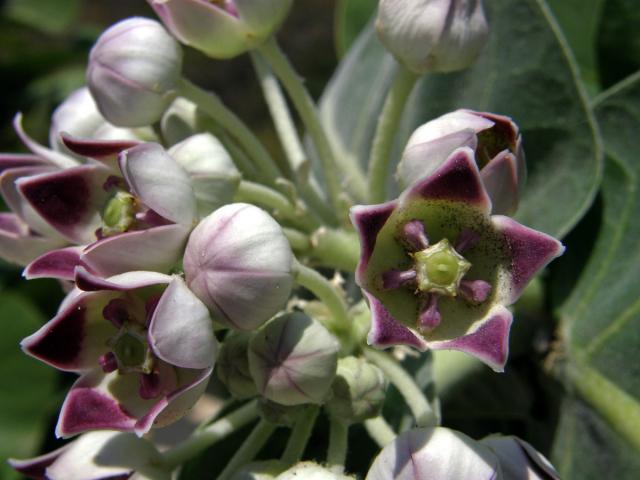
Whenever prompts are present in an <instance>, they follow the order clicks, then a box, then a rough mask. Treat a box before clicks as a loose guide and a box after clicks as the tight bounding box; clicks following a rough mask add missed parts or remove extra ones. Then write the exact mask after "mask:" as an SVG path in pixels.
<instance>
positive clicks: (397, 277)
mask: <svg viewBox="0 0 640 480" xmlns="http://www.w3.org/2000/svg"><path fill="white" fill-rule="evenodd" d="M415 279H416V271H415V270H413V269H411V270H405V271H401V270H388V271H386V272H384V273H383V274H382V288H384V289H386V290H393V289H395V288H400V287H402V286H403V285H407V284H409V283H411V282H413V281H414V280H415Z"/></svg>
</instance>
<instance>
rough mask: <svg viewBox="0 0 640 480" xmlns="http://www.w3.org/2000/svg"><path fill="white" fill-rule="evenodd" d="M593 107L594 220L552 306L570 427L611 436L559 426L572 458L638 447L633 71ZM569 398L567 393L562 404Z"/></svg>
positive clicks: (620, 455) (639, 91) (636, 86)
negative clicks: (598, 169) (594, 233)
mask: <svg viewBox="0 0 640 480" xmlns="http://www.w3.org/2000/svg"><path fill="white" fill-rule="evenodd" d="M595 112H596V116H597V118H598V121H599V124H600V128H601V131H602V136H603V139H604V144H605V151H606V154H607V162H606V165H605V174H604V180H603V184H602V203H603V211H602V227H601V230H600V235H599V237H598V239H597V241H596V245H595V247H594V252H593V254H592V256H591V259H590V261H589V263H588V264H587V266H586V267H585V269H584V271H583V273H582V276H581V278H580V280H579V282H578V285H577V286H576V288H575V290H574V291H573V293H572V295H571V296H570V297H569V299H568V300H567V301H566V303H565V304H564V305H563V306H562V308H561V312H560V313H561V317H562V323H561V325H562V338H563V339H564V341H565V345H564V349H565V354H566V356H567V365H566V369H565V370H566V381H567V383H568V384H569V387H568V388H569V389H570V391H575V393H576V394H577V395H578V396H579V397H580V398H581V400H580V401H581V402H583V403H584V404H585V405H587V406H589V407H590V408H589V409H587V408H586V407H585V408H582V409H581V411H580V412H573V417H575V422H577V426H576V427H575V429H576V431H577V432H579V431H580V430H584V429H585V428H587V427H588V426H589V424H593V425H596V424H598V425H599V424H604V425H605V426H606V428H605V427H603V428H601V429H600V430H601V431H603V432H605V430H606V432H605V433H603V434H602V436H603V437H605V436H609V437H612V436H615V437H616V440H615V442H614V441H611V442H609V441H607V442H603V441H602V438H599V437H597V436H594V435H592V437H593V438H591V439H587V440H585V439H583V438H578V436H579V434H578V433H577V434H575V435H574V437H575V438H573V437H572V438H573V440H571V439H567V438H566V437H567V435H569V434H568V433H567V434H566V435H565V436H564V437H561V438H560V439H559V440H558V446H557V452H560V453H559V454H561V455H562V456H565V455H566V453H565V452H566V451H567V450H570V451H572V452H574V456H576V458H578V457H580V458H590V457H591V456H592V455H596V454H600V455H608V456H609V457H611V458H613V459H615V460H616V462H617V463H618V464H624V463H623V462H626V461H627V457H628V455H626V454H625V453H624V450H625V449H627V450H628V449H633V450H635V451H636V454H635V455H636V457H637V452H639V451H640V364H639V363H638V362H637V361H636V358H637V353H638V351H639V349H640V282H638V272H639V271H640V250H639V249H638V238H640V224H638V221H637V220H638V218H639V217H640V194H639V193H638V180H639V178H640V162H638V152H640V137H638V131H640V72H638V73H637V74H635V75H633V76H632V77H630V78H629V79H627V80H625V81H624V82H622V83H621V84H619V85H617V86H616V87H614V88H612V89H610V90H609V91H607V92H605V94H603V95H602V96H600V97H598V98H597V99H596V101H595ZM572 405H573V406H572ZM575 405H576V401H573V400H570V401H569V403H568V406H565V409H568V410H571V409H572V408H574V407H575ZM585 425H586V426H585ZM616 445H625V448H623V449H619V448H618V447H616ZM603 450H606V452H604V453H603ZM605 467H606V465H605V464H603V465H602V470H600V472H601V473H602V475H604V476H606V477H607V478H635V477H634V476H633V473H632V472H631V470H629V471H627V472H626V473H625V475H621V476H617V475H613V476H611V472H609V471H608V470H605ZM580 472H581V470H579V469H578V467H576V466H575V465H574V463H573V462H568V463H567V467H566V471H565V472H562V473H565V474H566V476H567V478H570V477H572V478H586V477H583V476H582V474H581V473H580ZM634 473H636V474H637V469H636V470H635V471H634ZM563 478H564V477H563ZM593 478H597V477H595V476H594V477H593ZM600 478H602V477H600Z"/></svg>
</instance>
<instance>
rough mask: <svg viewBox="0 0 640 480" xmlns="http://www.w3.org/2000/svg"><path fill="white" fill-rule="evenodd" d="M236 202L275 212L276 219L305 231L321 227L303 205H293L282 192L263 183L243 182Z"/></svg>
mask: <svg viewBox="0 0 640 480" xmlns="http://www.w3.org/2000/svg"><path fill="white" fill-rule="evenodd" d="M235 200H236V201H240V202H249V203H257V204H259V205H262V206H265V207H268V208H269V209H271V210H272V211H274V213H275V216H276V217H282V218H284V219H287V220H290V221H292V222H293V223H295V224H297V225H298V226H300V227H302V228H303V229H305V230H309V231H311V230H313V229H314V228H317V227H318V226H319V222H318V221H317V220H315V219H314V218H313V217H312V216H311V215H309V213H308V212H307V211H306V208H305V207H304V206H302V205H297V206H296V205H293V204H292V203H291V202H290V201H289V199H288V198H287V197H285V196H284V195H283V194H281V193H280V192H278V191H276V190H274V189H272V188H269V187H266V186H264V185H262V184H261V183H254V182H248V181H245V180H243V181H241V182H240V185H239V186H238V190H237V192H236V196H235Z"/></svg>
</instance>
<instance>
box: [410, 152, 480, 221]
mask: <svg viewBox="0 0 640 480" xmlns="http://www.w3.org/2000/svg"><path fill="white" fill-rule="evenodd" d="M416 198H421V199H425V200H445V201H451V202H464V203H466V204H467V205H469V207H473V208H475V209H476V210H479V211H480V212H482V213H485V214H488V213H489V212H491V200H490V199H489V195H488V194H487V191H486V190H485V188H484V186H483V185H482V179H481V177H480V171H479V170H478V166H477V165H476V161H475V157H474V153H473V150H471V149H470V148H468V147H462V148H459V149H457V150H455V151H454V152H453V153H452V154H451V155H450V156H449V158H447V160H446V161H445V162H444V163H443V164H442V165H441V166H440V167H439V168H438V169H437V170H436V171H434V172H433V173H432V174H431V175H429V176H428V177H426V178H424V179H423V180H420V181H418V182H416V183H415V184H413V185H412V186H411V187H410V188H409V189H407V190H406V191H405V192H404V193H403V194H402V196H401V198H400V201H401V203H402V204H403V205H404V204H407V203H409V202H412V201H414V200H415V199H416Z"/></svg>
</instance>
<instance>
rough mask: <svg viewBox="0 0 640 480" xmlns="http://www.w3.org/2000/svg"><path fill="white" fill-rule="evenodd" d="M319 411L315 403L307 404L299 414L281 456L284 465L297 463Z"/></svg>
mask: <svg viewBox="0 0 640 480" xmlns="http://www.w3.org/2000/svg"><path fill="white" fill-rule="evenodd" d="M319 411H320V409H319V408H318V407H317V406H316V405H309V406H308V407H307V408H306V410H305V411H304V412H302V414H301V415H300V418H299V419H298V421H297V422H296V424H295V425H294V427H293V430H292V431H291V436H290V437H289V441H288V442H287V446H286V447H285V449H284V453H283V454H282V457H281V460H282V462H283V463H285V464H286V465H293V464H294V463H298V462H299V461H300V459H301V458H302V455H303V454H304V449H305V448H306V447H307V443H308V442H309V437H311V432H312V430H313V425H314V424H315V423H316V418H317V417H318V413H319Z"/></svg>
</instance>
